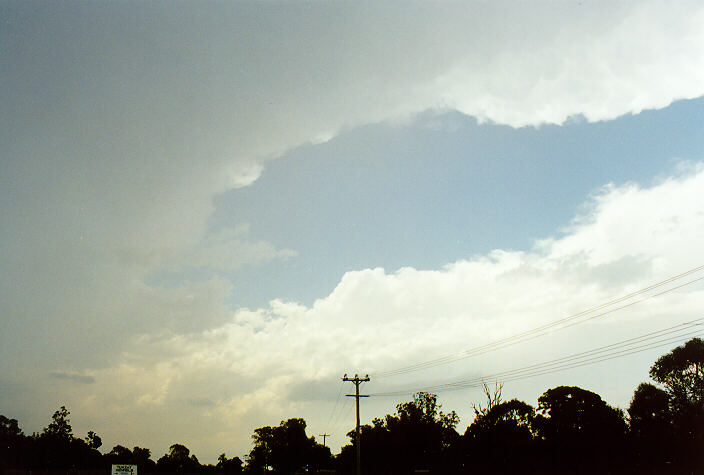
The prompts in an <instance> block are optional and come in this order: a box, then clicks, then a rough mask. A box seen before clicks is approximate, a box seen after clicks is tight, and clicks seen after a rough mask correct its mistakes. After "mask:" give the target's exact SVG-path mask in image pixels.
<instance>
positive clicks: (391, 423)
mask: <svg viewBox="0 0 704 475" xmlns="http://www.w3.org/2000/svg"><path fill="white" fill-rule="evenodd" d="M458 422H459V417H458V416H457V414H456V413H455V412H454V411H452V412H450V413H448V414H445V413H443V412H442V411H441V406H440V404H438V402H437V396H436V395H434V394H430V393H425V392H419V393H416V394H415V395H414V396H413V400H412V401H409V402H405V403H401V404H398V405H397V406H396V413H395V414H394V415H387V416H386V417H385V418H384V419H374V421H373V422H372V424H373V425H372V426H368V425H367V426H364V427H362V437H361V439H362V440H361V443H362V466H363V468H364V472H365V473H367V472H375V473H385V474H390V473H406V472H412V471H413V470H415V469H430V468H433V469H441V467H443V466H444V465H443V464H445V463H446V462H448V463H449V459H448V458H447V457H444V456H445V455H447V450H448V449H449V448H450V446H451V445H452V443H453V442H454V441H455V440H456V439H457V438H458V437H459V435H458V434H457V432H456V431H455V426H456V425H457V423H458ZM351 434H352V433H350V434H348V435H351Z"/></svg>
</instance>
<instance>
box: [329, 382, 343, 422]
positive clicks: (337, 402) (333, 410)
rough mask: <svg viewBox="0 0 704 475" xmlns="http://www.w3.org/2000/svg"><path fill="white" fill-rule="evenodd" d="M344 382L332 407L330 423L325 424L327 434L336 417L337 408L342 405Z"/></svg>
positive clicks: (341, 383)
mask: <svg viewBox="0 0 704 475" xmlns="http://www.w3.org/2000/svg"><path fill="white" fill-rule="evenodd" d="M344 384H345V383H344V381H340V389H339V390H338V391H337V399H335V404H334V405H333V407H332V411H330V416H328V421H327V423H326V424H325V427H326V428H325V433H327V432H329V430H330V428H331V422H332V420H333V417H334V416H335V411H336V410H337V407H338V406H339V404H340V398H341V397H342V389H343V387H344Z"/></svg>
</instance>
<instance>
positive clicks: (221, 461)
mask: <svg viewBox="0 0 704 475" xmlns="http://www.w3.org/2000/svg"><path fill="white" fill-rule="evenodd" d="M215 468H216V469H217V470H218V471H219V472H223V473H242V460H240V458H239V457H232V458H231V459H228V458H227V456H225V454H224V453H222V454H220V456H219V457H218V464H217V465H216V466H215Z"/></svg>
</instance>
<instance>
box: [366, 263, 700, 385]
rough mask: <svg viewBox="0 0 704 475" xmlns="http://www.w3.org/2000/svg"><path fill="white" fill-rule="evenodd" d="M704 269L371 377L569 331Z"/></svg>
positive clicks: (674, 288) (658, 294) (391, 374)
mask: <svg viewBox="0 0 704 475" xmlns="http://www.w3.org/2000/svg"><path fill="white" fill-rule="evenodd" d="M703 269H704V265H701V266H698V267H694V268H692V269H689V270H688V271H685V272H682V273H680V274H677V275H675V276H672V277H669V278H667V279H665V280H662V281H660V282H657V283H655V284H652V285H649V286H647V287H644V288H642V289H639V290H637V291H635V292H631V293H629V294H627V295H624V296H621V297H618V298H615V299H612V300H610V301H608V302H605V303H602V304H599V305H596V306H594V307H591V308H588V309H586V310H583V311H581V312H577V313H574V314H571V315H568V316H567V317H564V318H561V319H558V320H555V321H552V322H549V323H546V324H544V325H540V326H538V327H535V328H532V329H529V330H525V331H523V332H519V333H516V334H514V335H511V336H509V337H506V338H502V339H499V340H495V341H493V342H490V343H487V344H484V345H480V346H477V347H474V348H469V349H466V350H462V351H460V352H458V353H454V354H451V355H446V356H442V357H439V358H435V359H432V360H427V361H423V362H419V363H415V364H411V365H408V366H403V367H400V368H396V369H392V370H389V371H381V372H377V373H373V374H372V377H373V378H374V379H380V378H387V377H391V376H397V375H401V374H407V373H411V372H416V371H421V370H424V369H428V368H433V367H436V366H440V365H444V364H448V363H453V362H455V361H458V360H461V359H465V358H470V357H473V356H478V355H481V354H484V353H488V352H490V351H495V350H499V349H502V348H506V347H509V346H513V345H516V344H520V343H523V342H525V341H529V340H532V339H535V338H538V337H541V336H544V335H546V334H548V333H551V332H553V331H558V330H562V329H565V328H569V327H571V326H574V325H579V324H581V323H584V322H587V321H589V320H592V319H595V318H598V317H602V316H605V315H608V314H610V313H613V312H615V311H617V310H621V309H623V308H626V307H630V306H632V305H636V304H638V303H641V302H644V301H646V300H649V299H652V298H655V297H659V296H661V295H664V294H666V293H669V292H672V291H674V290H677V289H679V288H682V287H685V286H687V285H691V284H693V283H695V282H698V281H701V280H704V276H702V277H698V278H696V279H692V280H690V281H688V282H685V283H683V284H680V285H677V286H674V287H671V288H668V289H665V290H663V291H661V292H658V293H655V294H652V295H648V296H646V297H644V298H642V299H639V300H636V301H633V302H628V303H626V304H625V305H622V306H620V307H616V308H612V309H608V310H606V311H604V312H601V313H598V314H596V315H591V316H588V315H589V314H591V313H594V312H596V311H599V310H602V309H607V308H608V307H611V306H613V305H615V304H618V303H621V302H625V301H628V300H630V299H633V298H634V297H637V296H639V295H642V294H645V293H646V292H649V291H652V290H655V289H658V288H661V287H663V286H665V285H667V284H669V283H672V282H675V281H678V280H680V279H682V278H684V277H687V276H689V275H692V274H694V273H696V272H699V271H701V270H703ZM586 316H588V317H587V318H582V319H580V317H586Z"/></svg>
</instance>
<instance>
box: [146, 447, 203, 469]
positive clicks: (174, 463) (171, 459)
mask: <svg viewBox="0 0 704 475" xmlns="http://www.w3.org/2000/svg"><path fill="white" fill-rule="evenodd" d="M200 466H201V465H200V462H198V458H197V457H196V456H195V455H191V451H190V450H188V448H187V447H186V446H185V445H183V444H173V445H172V446H171V447H169V453H167V454H164V455H163V456H162V457H161V458H160V459H159V460H157V462H156V468H157V470H159V471H162V472H177V473H194V472H197V471H198V469H199V468H200Z"/></svg>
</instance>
